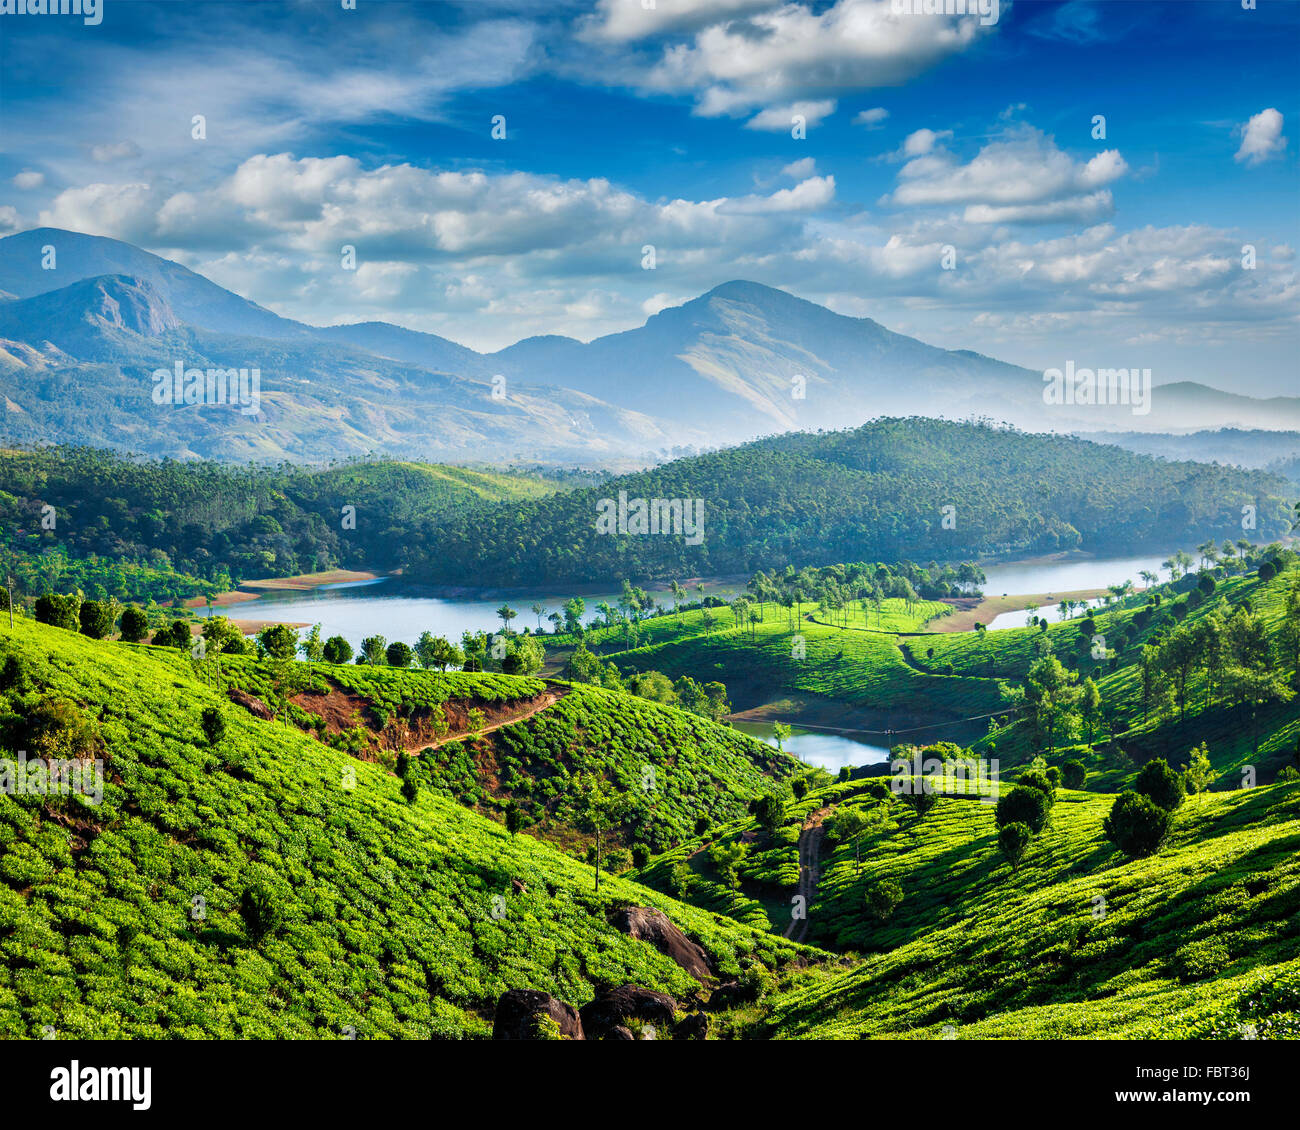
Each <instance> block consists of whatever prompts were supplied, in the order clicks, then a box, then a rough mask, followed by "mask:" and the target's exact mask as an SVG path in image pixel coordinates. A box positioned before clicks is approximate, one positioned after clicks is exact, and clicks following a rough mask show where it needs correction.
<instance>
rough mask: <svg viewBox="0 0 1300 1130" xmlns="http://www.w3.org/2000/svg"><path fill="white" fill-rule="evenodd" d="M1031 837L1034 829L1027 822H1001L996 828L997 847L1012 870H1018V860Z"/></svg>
mask: <svg viewBox="0 0 1300 1130" xmlns="http://www.w3.org/2000/svg"><path fill="white" fill-rule="evenodd" d="M1033 837H1034V830H1033V829H1032V828H1030V827H1029V825H1027V824H1003V825H1002V826H1001V827H1000V828H999V829H998V849H999V850H1000V851H1001V852H1002V854H1003V855H1004V856H1005V857H1006V861H1007V862H1008V863H1009V864H1011V870H1012V871H1019V870H1020V861H1021V860H1022V859H1023V858H1024V857H1025V849H1026V848H1027V847H1028V846H1029V841H1030V840H1031V839H1033Z"/></svg>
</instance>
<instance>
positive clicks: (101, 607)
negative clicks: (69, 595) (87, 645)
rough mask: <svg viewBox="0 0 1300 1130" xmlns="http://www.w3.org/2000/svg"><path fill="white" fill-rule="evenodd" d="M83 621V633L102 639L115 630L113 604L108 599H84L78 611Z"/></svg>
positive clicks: (95, 638)
mask: <svg viewBox="0 0 1300 1130" xmlns="http://www.w3.org/2000/svg"><path fill="white" fill-rule="evenodd" d="M77 615H78V619H79V620H80V623H81V634H82V635H83V636H89V637H90V638H91V639H92V640H102V639H103V638H104V637H105V636H108V635H111V634H112V632H113V621H114V620H115V619H116V617H115V616H114V615H113V606H112V605H111V604H109V603H108V602H107V601H99V600H87V601H83V602H82V605H81V608H80V609H78V612H77Z"/></svg>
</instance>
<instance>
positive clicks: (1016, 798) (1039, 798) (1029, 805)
mask: <svg viewBox="0 0 1300 1130" xmlns="http://www.w3.org/2000/svg"><path fill="white" fill-rule="evenodd" d="M1050 808H1051V805H1050V804H1049V803H1048V800H1047V796H1046V794H1044V793H1043V791H1042V790H1041V789H1035V788H1030V787H1029V786H1028V785H1017V786H1016V787H1015V788H1013V789H1012V790H1011V791H1010V792H1007V793H1003V794H1002V796H1001V797H1000V798H999V800H998V805H997V809H996V810H995V814H994V819H995V820H996V821H997V825H998V827H999V828H1005V827H1006V826H1007V825H1008V824H1024V825H1026V826H1027V827H1028V828H1029V830H1030V831H1031V832H1033V833H1034V834H1035V835H1037V834H1038V833H1039V832H1041V831H1042V830H1043V827H1044V825H1046V823H1047V814H1048V811H1049V810H1050Z"/></svg>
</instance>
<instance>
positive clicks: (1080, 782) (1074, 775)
mask: <svg viewBox="0 0 1300 1130" xmlns="http://www.w3.org/2000/svg"><path fill="white" fill-rule="evenodd" d="M1087 779H1088V769H1087V766H1085V765H1084V763H1083V762H1082V761H1079V760H1078V759H1077V758H1071V759H1070V760H1069V761H1067V762H1065V764H1063V765H1062V766H1061V783H1062V784H1064V785H1065V787H1066V788H1067V789H1081V788H1083V786H1084V783H1085V782H1086V781H1087Z"/></svg>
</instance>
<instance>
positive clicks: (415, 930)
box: [0, 619, 816, 1039]
mask: <svg viewBox="0 0 1300 1130" xmlns="http://www.w3.org/2000/svg"><path fill="white" fill-rule="evenodd" d="M3 653H4V654H3V659H0V671H2V672H3V678H2V679H0V681H2V682H3V683H4V688H3V696H4V702H3V719H2V720H3V723H4V727H5V733H6V742H5V744H6V747H7V748H8V749H10V750H13V749H16V748H22V749H26V750H29V751H32V752H33V753H34V752H35V751H38V750H44V751H48V752H50V753H51V754H52V755H58V756H71V755H73V754H77V755H88V754H93V755H97V756H100V757H102V759H103V760H104V762H105V765H106V768H105V775H106V778H107V780H106V782H105V785H104V789H103V797H102V804H100V805H98V806H91V805H88V804H86V803H85V801H84V800H83V799H82V798H80V797H76V796H73V797H54V796H44V795H21V796H15V795H3V794H0V953H2V954H3V960H2V961H0V1034H3V1035H4V1036H6V1037H11V1038H12V1037H23V1036H26V1037H38V1036H40V1035H41V1034H42V1033H43V1031H44V1030H45V1029H46V1028H47V1026H48V1028H50V1029H53V1030H54V1032H55V1033H57V1034H58V1035H59V1036H60V1037H68V1038H73V1037H83V1038H121V1037H148V1038H178V1037H179V1038H194V1037H207V1038H216V1037H226V1038H233V1037H242V1038H270V1037H330V1036H338V1035H339V1034H341V1033H345V1032H346V1031H347V1030H349V1029H355V1032H356V1034H357V1035H358V1036H361V1037H406V1038H420V1039H425V1038H429V1037H452V1036H459V1035H468V1036H484V1035H486V1034H488V1033H489V1031H490V1027H491V1018H492V1014H493V1009H494V1006H495V1003H496V1000H497V998H498V997H499V996H500V994H501V993H502V992H503V991H505V990H506V989H509V988H534V989H542V990H545V991H547V992H550V993H553V994H554V995H556V996H557V997H560V998H562V999H564V1000H566V1001H568V1002H570V1003H572V1004H575V1005H579V1004H582V1003H584V1002H585V1001H588V1000H590V999H591V998H592V997H593V995H594V994H595V992H596V991H597V989H598V988H600V987H605V986H610V985H616V984H621V983H623V982H626V981H635V982H637V983H639V984H641V985H644V986H647V987H649V988H652V989H658V990H663V991H667V992H670V993H674V994H676V995H677V996H678V998H685V997H687V996H688V995H690V994H694V993H697V992H698V990H699V986H698V984H697V983H696V982H694V981H693V980H691V979H690V978H689V977H688V976H687V975H686V974H685V973H684V972H683V971H682V969H681V968H680V967H679V966H678V965H677V964H675V963H674V962H673V961H671V960H669V959H668V958H667V957H665V956H663V955H662V954H661V953H660V952H659V951H658V950H657V949H655V948H653V947H652V946H651V945H649V944H647V943H645V942H641V941H636V940H633V939H632V938H631V937H629V936H628V935H626V934H623V933H621V932H620V931H619V930H617V929H616V928H615V927H613V926H612V925H610V923H609V921H608V914H609V911H610V910H611V908H613V907H615V906H617V905H627V904H629V903H636V904H643V905H650V906H655V907H659V908H661V909H663V910H664V911H666V912H667V913H668V914H669V915H670V917H671V918H672V919H673V921H674V922H676V923H677V924H678V925H679V926H680V927H681V928H682V929H683V930H685V931H686V932H687V933H688V935H689V936H690V937H692V938H693V939H695V940H696V941H698V942H699V943H700V944H701V945H702V946H703V947H704V948H705V950H706V952H707V953H708V954H709V955H710V958H711V959H712V960H713V961H714V963H715V964H716V966H717V968H718V971H719V975H720V976H723V977H726V976H728V975H732V976H734V975H736V974H738V973H739V972H740V971H741V963H742V962H747V961H750V960H758V961H761V962H762V963H764V964H765V965H767V966H769V967H771V968H777V967H781V966H783V965H785V964H787V963H788V962H789V961H790V960H791V959H792V958H793V957H794V956H795V955H796V953H797V952H799V951H798V949H797V947H794V946H792V945H790V944H788V943H786V942H783V941H782V940H781V939H779V938H773V937H771V936H770V935H768V934H766V933H763V932H756V931H753V930H751V929H748V928H745V927H742V926H740V925H737V924H735V923H733V922H731V921H729V920H726V919H722V918H719V917H718V916H715V915H712V914H708V913H705V912H701V911H698V910H695V909H693V908H691V907H689V906H684V905H680V904H677V903H676V902H674V900H672V899H668V898H663V897H661V896H658V895H656V894H654V892H652V891H649V890H647V889H646V888H642V887H639V886H636V885H634V884H631V883H628V882H626V881H623V880H620V879H617V878H607V879H605V880H604V881H602V883H601V885H600V891H599V894H597V893H595V891H594V890H593V888H594V882H593V878H594V877H593V873H592V871H591V869H590V868H588V867H587V866H585V865H584V864H582V863H580V862H577V861H575V860H573V859H571V858H569V857H567V856H566V855H564V854H562V853H560V852H558V851H556V850H555V849H553V848H552V847H550V846H548V845H546V844H544V843H542V842H539V841H538V840H536V839H534V838H533V837H531V836H528V835H515V836H512V835H510V834H509V833H507V831H506V830H505V829H504V828H503V827H502V826H501V825H500V824H498V823H496V822H494V821H492V820H488V819H485V818H483V817H482V816H480V815H479V814H477V813H475V812H472V811H470V810H468V809H466V808H464V807H462V806H461V805H459V804H457V803H456V802H455V801H453V800H452V799H450V798H449V797H447V796H444V795H441V794H440V793H439V792H438V791H436V790H434V789H432V788H422V789H420V790H419V791H418V794H417V796H416V797H415V799H414V800H408V799H406V797H404V795H403V793H402V791H401V790H402V782H400V781H399V780H398V779H397V778H396V777H395V776H394V775H392V774H391V773H390V772H389V771H388V770H387V769H386V768H385V767H384V765H382V764H379V763H375V762H369V761H364V760H358V759H357V758H355V757H352V756H351V755H349V754H346V753H344V752H342V751H339V750H335V749H333V748H330V747H329V746H327V745H324V744H322V743H321V742H319V741H317V740H315V739H314V738H313V737H310V736H308V735H307V734H305V733H302V732H300V731H299V730H298V729H297V728H296V727H294V726H292V725H286V724H285V723H283V722H279V721H265V720H263V719H260V718H258V717H256V716H255V715H254V714H253V713H251V712H249V711H247V710H245V709H243V708H241V707H239V706H236V705H234V704H232V703H230V702H229V701H227V699H226V698H225V696H224V695H222V694H220V693H218V691H217V690H215V689H214V688H212V687H209V686H208V685H206V684H205V682H204V681H203V679H201V678H200V677H199V676H197V675H196V674H195V672H194V670H193V668H192V666H191V661H190V660H189V658H188V657H187V656H186V655H184V654H183V653H181V652H178V651H170V650H168V649H157V648H147V647H130V646H125V645H121V644H114V643H102V642H94V641H90V640H87V639H85V638H83V637H80V636H77V635H74V634H71V633H68V632H65V631H62V630H59V629H55V628H48V627H44V626H41V625H36V624H33V623H31V622H28V621H25V620H22V619H20V620H19V621H18V622H17V624H16V626H15V629H14V631H13V632H12V633H10V632H8V630H7V629H6V631H5V633H4V639H3ZM41 703H46V704H55V705H54V707H53V708H49V709H47V708H41V707H40V704H41ZM205 708H215V709H216V710H218V711H219V712H220V714H221V716H222V717H223V718H224V719H225V723H226V729H225V734H224V736H223V737H221V738H220V739H219V740H218V741H216V742H215V744H209V742H208V740H207V738H206V737H205V731H204V729H203V726H202V713H203V711H204V709H205ZM667 772H668V773H669V775H671V772H672V770H671V768H670V769H669V770H667ZM353 777H354V783H353ZM349 785H351V787H348V786H349ZM241 905H243V906H244V907H245V913H241V909H240V908H241ZM250 907H251V909H249V908H250ZM250 923H251V924H250ZM263 927H265V930H264V932H263ZM809 952H811V951H809ZM812 956H813V957H816V955H815V953H813V954H812Z"/></svg>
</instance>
